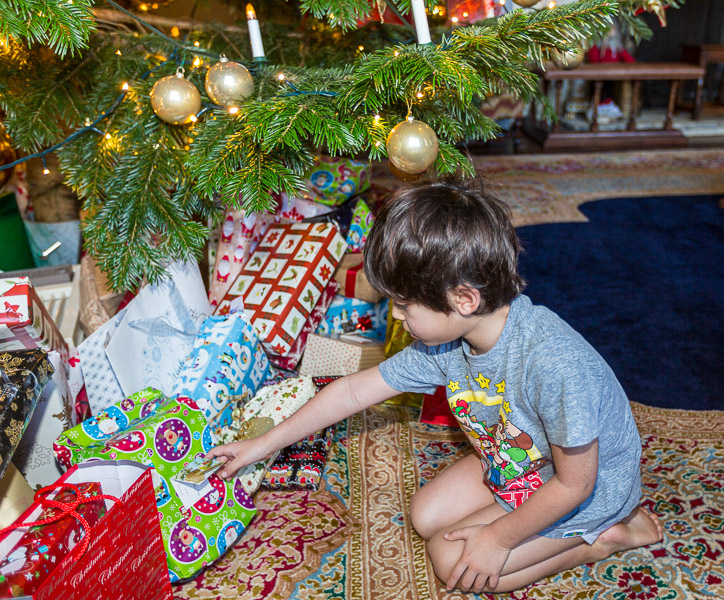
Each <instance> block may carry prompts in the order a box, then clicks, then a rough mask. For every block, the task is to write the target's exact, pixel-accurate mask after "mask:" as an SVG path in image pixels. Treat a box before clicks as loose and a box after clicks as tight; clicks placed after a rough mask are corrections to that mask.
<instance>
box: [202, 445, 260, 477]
mask: <svg viewBox="0 0 724 600" xmlns="http://www.w3.org/2000/svg"><path fill="white" fill-rule="evenodd" d="M270 456H271V452H265V450H264V447H263V445H262V444H260V443H259V442H258V439H253V440H242V441H240V442H232V443H231V444H224V445H223V446H216V447H214V448H212V449H211V450H209V452H208V454H207V455H206V457H205V458H218V459H220V460H222V461H223V462H224V465H223V466H222V467H221V469H220V470H219V476H220V477H221V478H222V479H229V478H230V477H232V476H233V475H234V474H235V473H236V472H237V471H238V470H239V469H241V468H242V467H245V466H246V465H250V464H252V463H255V462H257V461H260V460H264V459H265V458H269V457H270Z"/></svg>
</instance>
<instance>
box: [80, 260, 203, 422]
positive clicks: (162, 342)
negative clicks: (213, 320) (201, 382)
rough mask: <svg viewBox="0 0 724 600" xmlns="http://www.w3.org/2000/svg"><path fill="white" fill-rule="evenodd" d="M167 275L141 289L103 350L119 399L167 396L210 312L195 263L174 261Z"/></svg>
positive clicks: (127, 307)
mask: <svg viewBox="0 0 724 600" xmlns="http://www.w3.org/2000/svg"><path fill="white" fill-rule="evenodd" d="M167 273H168V275H169V278H168V279H166V280H162V281H159V282H158V283H156V284H153V285H147V286H145V287H144V288H142V289H141V291H140V292H139V293H138V295H137V296H136V297H135V298H133V299H132V300H131V301H130V303H129V304H128V305H127V306H126V308H125V312H124V315H123V317H122V318H121V321H120V323H119V324H118V328H117V329H116V330H115V331H114V332H113V335H112V336H111V337H110V339H109V340H108V343H107V344H106V346H105V353H106V356H107V357H108V361H109V362H110V364H111V367H112V368H113V373H114V374H115V376H116V379H117V380H118V383H119V384H120V386H121V389H122V390H123V395H124V396H128V395H129V394H132V393H134V392H137V391H138V390H140V389H143V388H145V387H154V388H157V389H159V390H161V391H162V392H164V393H165V394H167V395H170V394H171V393H172V390H173V388H174V386H175V384H176V379H177V377H178V374H179V371H180V369H181V363H182V362H183V360H184V359H185V358H186V356H187V355H188V353H189V351H190V350H191V347H192V345H193V343H194V340H195V339H196V335H197V334H198V332H199V328H200V327H201V323H202V322H203V321H204V319H205V318H206V317H208V316H209V315H210V314H211V307H210V306H209V301H208V299H207V297H206V288H205V287H204V283H203V280H202V279H201V272H200V271H199V266H198V265H197V264H196V263H195V262H188V263H181V262H177V263H173V264H171V265H169V267H168V268H167ZM83 366H84V367H85V364H84V365H83ZM84 373H85V370H84ZM95 404H96V406H98V402H97V401H96V403H95ZM106 406H108V404H106ZM100 408H105V406H100ZM93 412H94V414H95V412H96V410H95V407H94V411H93Z"/></svg>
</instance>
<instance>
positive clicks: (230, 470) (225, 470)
mask: <svg viewBox="0 0 724 600" xmlns="http://www.w3.org/2000/svg"><path fill="white" fill-rule="evenodd" d="M245 464H246V463H244V460H243V459H242V458H241V457H239V456H237V457H236V458H235V459H234V460H231V461H229V462H227V463H226V464H224V466H223V467H222V468H221V474H220V475H221V478H222V479H228V478H229V477H231V476H232V475H233V474H234V473H236V472H237V471H238V470H239V469H241V467H243V466H244V465H245Z"/></svg>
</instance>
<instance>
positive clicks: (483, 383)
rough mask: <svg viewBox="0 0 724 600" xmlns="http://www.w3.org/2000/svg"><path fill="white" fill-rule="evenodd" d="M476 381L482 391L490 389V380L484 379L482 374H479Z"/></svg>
mask: <svg viewBox="0 0 724 600" xmlns="http://www.w3.org/2000/svg"><path fill="white" fill-rule="evenodd" d="M475 381H477V382H478V385H479V386H480V389H481V390H484V389H485V388H488V389H490V379H488V378H487V377H483V374H482V373H478V376H477V377H476V378H475Z"/></svg>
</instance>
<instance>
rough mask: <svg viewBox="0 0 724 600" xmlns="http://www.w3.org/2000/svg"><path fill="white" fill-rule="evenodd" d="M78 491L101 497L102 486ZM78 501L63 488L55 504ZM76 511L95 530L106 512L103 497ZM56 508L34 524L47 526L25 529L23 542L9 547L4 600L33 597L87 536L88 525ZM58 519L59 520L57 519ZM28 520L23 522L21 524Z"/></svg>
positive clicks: (0, 592) (0, 585) (1, 588)
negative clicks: (46, 521)
mask: <svg viewBox="0 0 724 600" xmlns="http://www.w3.org/2000/svg"><path fill="white" fill-rule="evenodd" d="M77 489H78V490H80V492H81V493H82V494H83V495H84V496H90V497H97V496H98V495H99V494H101V486H100V484H99V483H95V482H90V483H80V484H78V486H77ZM77 499H78V494H77V493H76V492H75V490H73V489H70V488H60V491H58V493H57V494H55V495H54V496H53V498H52V500H53V501H54V502H60V503H62V504H69V503H72V502H74V501H75V500H77ZM75 512H76V513H77V514H78V515H80V516H81V517H83V519H85V521H86V523H87V524H88V526H89V527H93V526H94V525H95V524H96V523H98V521H100V519H101V517H102V516H103V515H105V513H106V505H105V503H104V502H103V499H102V498H97V499H96V500H94V501H90V502H84V503H82V504H79V505H78V506H77V507H76V509H75ZM61 514H62V511H61V509H59V508H58V507H56V506H49V507H47V508H44V509H43V510H42V512H41V513H40V514H39V515H38V517H37V518H36V519H34V521H44V520H46V519H47V520H49V521H50V522H48V523H46V524H43V525H34V526H32V527H23V528H21V529H20V533H21V535H20V537H19V539H18V540H17V541H16V542H15V543H13V544H12V545H10V544H8V548H7V554H6V555H5V556H4V558H3V559H2V562H0V573H2V578H1V579H0V598H14V597H17V596H31V595H33V594H34V593H35V592H36V591H37V589H38V588H39V587H40V585H41V584H42V583H43V582H44V581H45V580H46V579H47V577H48V576H49V575H50V573H51V572H52V571H53V570H54V569H55V567H56V566H57V565H58V564H59V563H60V562H61V561H62V560H63V559H64V558H65V556H66V555H67V554H68V552H69V551H70V550H72V549H73V547H74V546H75V545H76V544H77V543H78V542H79V541H80V540H81V539H82V538H83V537H84V536H85V535H86V534H87V532H86V531H85V525H84V524H82V523H81V522H80V521H79V520H77V519H76V518H75V517H74V516H71V515H65V516H64V517H61ZM54 519H55V520H54ZM22 522H24V521H21V523H22Z"/></svg>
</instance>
